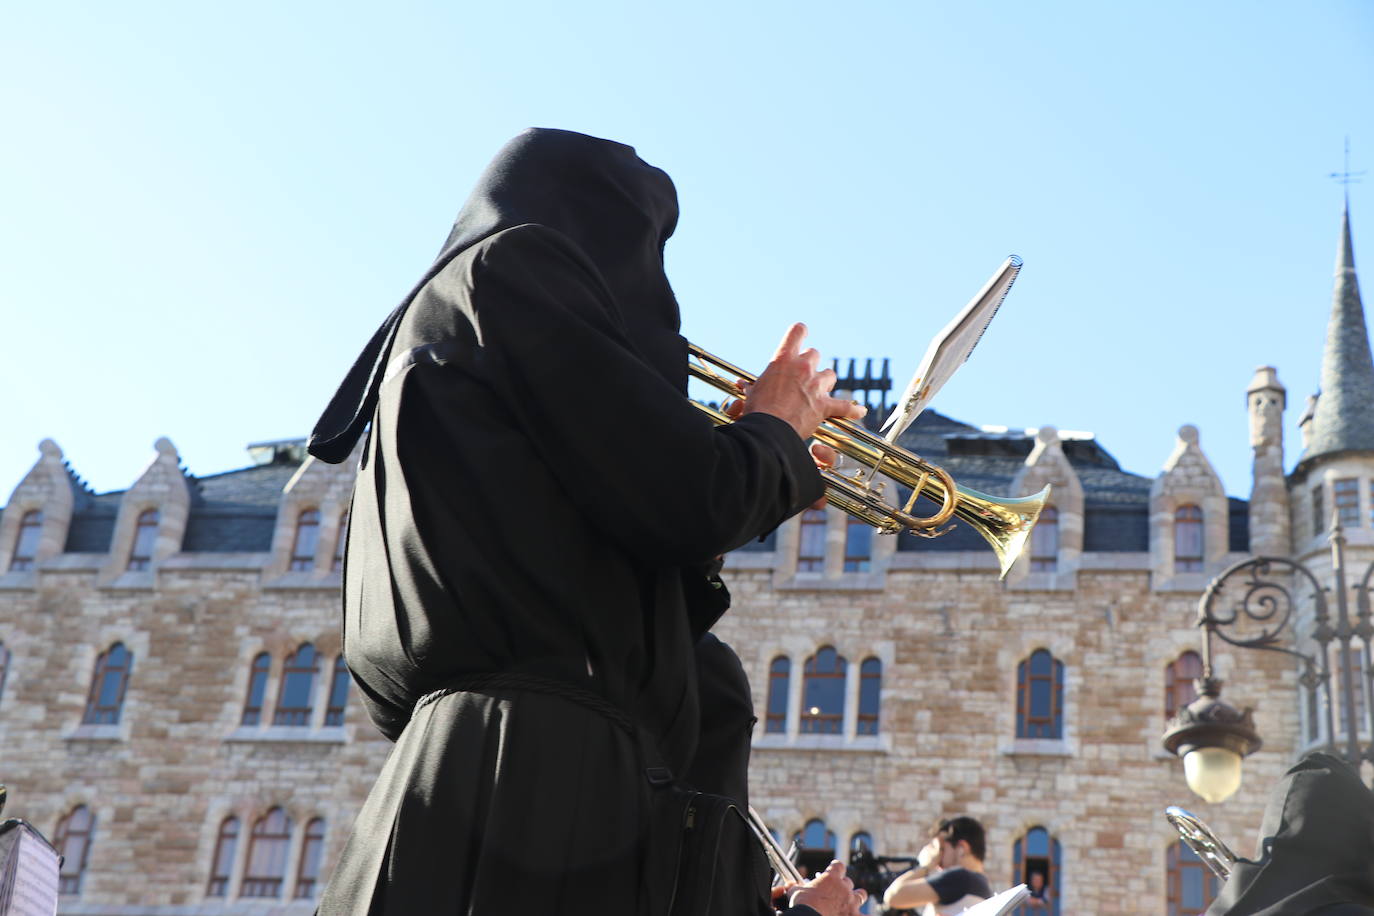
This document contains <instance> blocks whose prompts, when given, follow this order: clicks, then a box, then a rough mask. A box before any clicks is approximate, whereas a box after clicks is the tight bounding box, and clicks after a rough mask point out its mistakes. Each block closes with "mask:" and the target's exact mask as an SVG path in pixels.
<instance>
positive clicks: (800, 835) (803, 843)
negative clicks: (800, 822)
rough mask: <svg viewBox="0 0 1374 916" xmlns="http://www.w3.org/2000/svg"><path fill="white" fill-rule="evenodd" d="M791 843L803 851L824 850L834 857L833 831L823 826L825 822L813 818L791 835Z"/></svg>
mask: <svg viewBox="0 0 1374 916" xmlns="http://www.w3.org/2000/svg"><path fill="white" fill-rule="evenodd" d="M792 841H793V842H795V843H796V844H797V845H798V846H800V847H801V848H802V850H803V851H805V850H815V851H819V850H825V851H826V852H827V853H828V854H829V855H830V856H831V857H832V858H833V857H834V855H835V831H833V830H831V829H829V828H828V827H826V826H825V821H823V820H821V819H820V818H818V817H813V818H812V819H811V820H809V821H807V822H806V826H805V827H803V828H802V829H801V830H800V831H798V832H797V833H795V834H793V835H792Z"/></svg>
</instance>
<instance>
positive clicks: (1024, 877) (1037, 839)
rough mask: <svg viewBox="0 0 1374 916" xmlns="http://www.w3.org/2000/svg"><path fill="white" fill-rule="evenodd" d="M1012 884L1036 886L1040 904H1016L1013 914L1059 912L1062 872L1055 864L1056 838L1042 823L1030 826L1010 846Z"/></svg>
mask: <svg viewBox="0 0 1374 916" xmlns="http://www.w3.org/2000/svg"><path fill="white" fill-rule="evenodd" d="M1011 862H1012V865H1011V876H1012V883H1013V884H1024V885H1026V886H1027V887H1029V888H1032V889H1036V890H1035V893H1037V894H1039V895H1040V899H1041V900H1043V901H1044V902H1045V906H1043V907H1029V906H1019V907H1017V908H1016V909H1015V910H1014V911H1013V913H1014V916H1059V898H1060V897H1061V896H1062V895H1063V890H1064V872H1063V870H1062V869H1061V868H1060V867H1059V841H1058V840H1056V839H1054V838H1053V837H1051V836H1050V834H1049V831H1048V830H1046V829H1045V828H1044V827H1032V828H1031V829H1029V830H1027V831H1026V835H1025V836H1023V837H1021V838H1020V839H1018V840H1017V841H1016V842H1015V843H1013V844H1012V847H1011Z"/></svg>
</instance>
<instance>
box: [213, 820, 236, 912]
mask: <svg viewBox="0 0 1374 916" xmlns="http://www.w3.org/2000/svg"><path fill="white" fill-rule="evenodd" d="M238 848H239V819H238V818H236V817H226V818H225V819H224V823H222V824H220V825H219V839H217V840H215V858H214V859H213V861H212V862H211V863H210V883H209V884H208V885H207V886H206V888H205V895H206V896H207V897H224V896H226V895H227V894H228V893H229V882H230V880H231V879H232V878H233V875H234V854H235V853H236V852H238Z"/></svg>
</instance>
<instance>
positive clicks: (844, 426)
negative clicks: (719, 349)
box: [687, 343, 1050, 576]
mask: <svg viewBox="0 0 1374 916" xmlns="http://www.w3.org/2000/svg"><path fill="white" fill-rule="evenodd" d="M687 349H688V353H689V354H690V356H691V357H693V358H694V360H689V362H688V364H687V369H688V372H689V374H690V375H691V376H692V377H693V378H696V379H698V380H700V381H703V382H705V383H707V384H708V385H711V386H712V387H714V388H716V389H717V390H719V391H721V392H722V393H724V394H728V395H729V396H730V397H732V398H737V399H739V400H745V399H747V397H748V395H747V392H745V391H744V390H742V389H741V388H740V386H739V385H738V384H737V383H736V380H737V379H739V380H743V381H744V382H746V383H752V382H753V381H754V380H755V378H756V377H755V376H753V375H751V374H749V373H747V372H745V371H744V370H742V369H740V368H739V367H737V366H734V365H731V364H730V363H728V362H726V361H725V360H723V359H721V358H720V357H718V356H714V355H712V354H711V353H709V352H707V351H706V350H704V349H702V348H701V347H698V346H697V345H695V344H692V343H688V345H687ZM722 372H724V373H727V374H724V375H723V374H722ZM693 403H694V404H696V406H697V408H698V409H700V410H701V411H702V412H704V413H705V414H707V415H708V416H709V417H710V418H711V420H712V421H713V422H715V423H716V424H717V425H718V426H722V425H725V424H727V423H731V422H733V420H731V418H730V417H729V416H728V415H727V414H726V413H725V412H724V411H721V410H718V409H716V408H714V407H711V406H710V405H709V404H703V403H701V402H700V401H694V402H693ZM815 437H816V441H818V442H821V443H823V444H825V445H828V446H830V447H831V448H833V449H834V450H835V451H837V452H839V453H840V454H841V455H845V456H847V457H849V458H851V459H853V460H854V461H855V462H856V463H857V464H858V465H860V468H859V469H858V470H856V471H855V473H854V475H853V476H846V475H845V473H844V471H843V470H842V469H840V468H828V469H825V470H822V471H821V475H822V477H824V478H825V498H826V501H827V502H828V503H829V504H830V505H832V506H835V507H836V508H839V509H841V510H843V511H845V512H847V513H848V514H850V515H852V516H854V517H855V518H858V519H861V520H862V521H864V522H866V523H868V524H869V525H872V526H873V527H874V528H876V529H878V531H880V532H882V533H883V534H896V533H898V532H901V531H909V532H911V533H912V534H916V535H919V536H921V537H939V536H940V535H941V534H944V533H945V532H947V531H948V530H949V527H947V525H948V523H949V522H950V521H951V520H952V519H956V518H957V519H961V520H963V521H964V522H965V523H966V524H968V525H969V527H971V528H973V530H974V531H977V532H978V534H979V535H980V536H982V538H983V540H985V541H987V542H988V544H990V545H991V546H992V549H993V551H994V552H995V553H996V554H997V560H998V564H999V566H1000V568H1001V574H1002V575H1003V576H1005V575H1006V574H1007V571H1008V570H1009V569H1011V566H1012V564H1013V563H1015V562H1016V558H1017V557H1018V556H1020V555H1021V551H1022V550H1023V549H1024V548H1025V545H1026V541H1027V539H1029V537H1030V533H1031V529H1032V528H1034V527H1035V523H1036V521H1037V520H1038V519H1039V518H1040V510H1042V509H1043V508H1044V507H1045V502H1046V501H1047V500H1048V499H1049V495H1050V488H1049V487H1045V488H1044V489H1043V490H1041V491H1040V492H1039V493H1036V494H1035V495H1033V496H1024V497H1020V498H1003V497H997V496H989V495H988V494H986V493H980V492H978V491H977V490H972V489H969V488H968V487H963V486H959V485H958V484H956V483H955V482H954V479H953V478H952V477H950V475H949V473H948V472H947V471H945V470H944V469H943V468H940V467H938V466H936V465H934V464H931V463H930V462H928V461H926V460H925V459H924V458H922V457H921V456H920V455H916V454H913V453H912V452H908V451H907V450H906V449H904V448H901V447H900V446H897V445H894V444H892V443H890V442H888V441H887V440H885V439H883V438H882V437H881V436H876V435H874V434H873V433H871V432H869V431H868V430H867V429H864V428H863V427H862V426H860V425H858V424H856V423H851V422H850V421H848V420H827V421H826V422H825V423H823V424H821V426H820V428H819V429H817V430H816V433H815ZM880 475H881V476H883V477H887V478H889V479H891V480H893V481H895V482H896V483H897V484H899V485H900V486H904V487H907V488H909V489H910V491H911V493H910V496H909V497H908V498H907V499H906V500H905V502H904V503H903V504H902V505H901V506H897V505H893V504H892V503H889V502H887V500H886V499H885V498H884V495H885V494H884V492H883V489H884V487H883V481H882V480H880V479H879V477H880ZM921 496H924V497H926V498H927V499H928V500H930V501H931V502H933V503H935V504H936V505H937V506H939V509H938V510H937V511H936V513H935V514H934V515H930V516H918V515H915V514H913V511H912V510H913V509H914V508H915V505H916V500H917V498H918V497H921Z"/></svg>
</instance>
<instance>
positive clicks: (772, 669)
mask: <svg viewBox="0 0 1374 916" xmlns="http://www.w3.org/2000/svg"><path fill="white" fill-rule="evenodd" d="M779 663H781V665H782V669H781V670H779V667H778V665H779ZM791 688H792V659H790V658H788V657H787V656H786V655H778V656H774V658H773V660H772V661H771V662H769V663H768V701H767V706H765V707H764V713H763V733H764V734H766V735H785V734H787V711H788V707H789V706H790V700H789V694H790V692H791ZM777 709H780V710H781V711H780V712H778V711H775V710H777Z"/></svg>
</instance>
